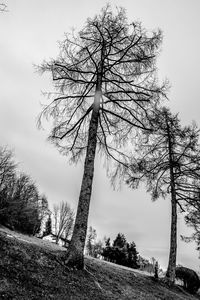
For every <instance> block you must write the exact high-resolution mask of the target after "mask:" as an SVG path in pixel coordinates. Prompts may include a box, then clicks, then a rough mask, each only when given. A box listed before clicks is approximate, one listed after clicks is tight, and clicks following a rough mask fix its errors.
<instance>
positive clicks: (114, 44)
mask: <svg viewBox="0 0 200 300" xmlns="http://www.w3.org/2000/svg"><path fill="white" fill-rule="evenodd" d="M161 40H162V34H161V32H160V31H158V32H153V33H152V34H151V35H148V34H147V33H146V30H145V29H144V28H142V26H141V24H140V23H139V22H135V23H132V24H129V23H128V21H127V18H126V14H125V10H124V9H123V8H120V9H118V10H117V13H116V14H114V13H113V12H112V10H111V8H110V6H109V5H108V6H106V7H105V8H103V9H102V11H101V14H100V15H97V16H95V17H94V18H93V19H88V20H87V22H86V25H85V26H84V28H83V29H82V30H81V31H80V32H78V33H77V34H76V33H75V32H72V34H71V35H70V34H66V39H65V41H64V42H63V43H61V44H60V49H61V51H60V55H59V57H58V58H57V59H56V60H52V61H50V62H44V63H43V64H42V65H41V66H40V68H39V70H40V71H41V72H46V71H48V72H50V73H51V74H52V77H53V82H54V85H55V89H56V92H55V94H49V97H53V100H52V101H51V102H50V103H49V104H48V105H47V106H46V107H45V108H44V110H43V111H42V113H41V116H40V118H39V123H40V121H41V118H42V117H43V116H45V117H46V118H47V119H48V118H49V117H52V118H53V120H54V126H53V129H52V132H51V135H50V137H49V139H50V140H51V141H52V142H53V143H55V145H56V146H57V147H58V148H59V149H60V151H61V152H62V153H64V154H71V158H72V160H73V161H78V160H79V158H80V156H81V155H82V154H84V153H85V155H86V157H85V164H84V174H83V179H82V185H81V191H80V196H79V203H78V209H77V214H76V221H75V226H74V232H73V236H72V241H71V243H70V248H69V251H68V254H67V258H66V263H67V264H68V265H71V266H76V267H77V268H80V269H81V268H83V266H84V261H83V251H84V246H85V239H86V233H87V222H88V213H89V206H90V198H91V192H92V182H93V174H94V159H95V153H96V146H98V150H99V151H100V153H102V154H104V155H105V157H106V158H112V159H113V161H114V162H117V163H119V162H120V163H121V164H125V163H124V162H125V161H126V160H127V158H128V153H127V152H126V151H125V146H126V145H127V144H128V143H130V141H131V140H133V139H134V132H135V129H148V128H149V127H150V124H149V119H148V112H150V111H151V109H152V107H153V106H154V105H156V104H158V102H159V100H160V99H161V98H162V96H163V95H164V92H165V84H164V85H162V86H159V85H158V83H157V78H156V67H155V61H156V57H157V54H158V51H159V46H160V43H161ZM117 171H118V169H117Z"/></svg>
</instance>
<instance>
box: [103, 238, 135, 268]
mask: <svg viewBox="0 0 200 300" xmlns="http://www.w3.org/2000/svg"><path fill="white" fill-rule="evenodd" d="M102 256H103V257H104V259H105V260H108V261H111V262H114V263H116V264H119V265H124V266H127V267H129V268H134V269H136V268H138V267H139V265H138V252H137V250H136V245H135V243H134V242H132V243H128V242H127V241H126V238H125V236H124V234H121V233H118V235H117V236H116V238H115V240H114V241H113V244H112V246H111V245H110V238H108V239H106V241H105V247H104V248H103V249H102Z"/></svg>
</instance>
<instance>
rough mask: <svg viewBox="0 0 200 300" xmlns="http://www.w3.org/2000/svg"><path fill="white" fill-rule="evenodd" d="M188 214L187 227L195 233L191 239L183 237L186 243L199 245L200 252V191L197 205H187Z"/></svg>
mask: <svg viewBox="0 0 200 300" xmlns="http://www.w3.org/2000/svg"><path fill="white" fill-rule="evenodd" d="M186 212H187V214H186V215H185V222H186V225H187V226H189V227H191V228H193V230H194V232H193V234H192V235H191V236H189V237H188V236H187V237H186V236H181V237H182V239H183V240H184V241H185V242H191V241H195V242H196V244H197V250H200V190H199V195H197V199H196V201H195V203H193V205H186Z"/></svg>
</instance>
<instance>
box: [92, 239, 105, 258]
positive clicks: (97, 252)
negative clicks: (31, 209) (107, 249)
mask: <svg viewBox="0 0 200 300" xmlns="http://www.w3.org/2000/svg"><path fill="white" fill-rule="evenodd" d="M102 252H103V242H102V241H101V240H98V241H97V242H95V243H94V245H93V256H94V257H95V258H99V257H101V256H102Z"/></svg>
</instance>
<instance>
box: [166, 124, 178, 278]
mask: <svg viewBox="0 0 200 300" xmlns="http://www.w3.org/2000/svg"><path fill="white" fill-rule="evenodd" d="M167 133H168V147H169V163H170V183H171V236H170V253H169V262H168V268H167V273H166V278H167V279H168V280H169V281H170V282H171V283H174V281H175V271H176V254H177V204H176V189H175V178H174V167H173V151H172V148H173V143H172V140H171V134H170V128H169V125H168V122H167Z"/></svg>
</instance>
